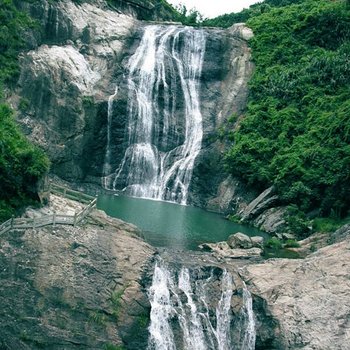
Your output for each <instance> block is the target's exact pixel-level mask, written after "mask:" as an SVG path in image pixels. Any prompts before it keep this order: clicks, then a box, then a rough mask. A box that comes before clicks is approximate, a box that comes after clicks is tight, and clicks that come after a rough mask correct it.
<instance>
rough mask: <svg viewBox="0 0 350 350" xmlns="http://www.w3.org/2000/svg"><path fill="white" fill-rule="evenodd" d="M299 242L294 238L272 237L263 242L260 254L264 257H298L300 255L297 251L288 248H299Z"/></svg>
mask: <svg viewBox="0 0 350 350" xmlns="http://www.w3.org/2000/svg"><path fill="white" fill-rule="evenodd" d="M299 247H300V244H299V243H298V241H296V240H294V239H287V240H286V241H283V240H280V239H278V238H277V237H272V238H270V239H268V240H267V241H266V242H265V243H264V249H263V253H262V256H264V257H265V258H288V259H299V258H300V257H301V256H300V254H299V253H298V252H295V251H293V250H290V249H288V248H299Z"/></svg>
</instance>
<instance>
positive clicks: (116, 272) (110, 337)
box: [0, 197, 154, 350]
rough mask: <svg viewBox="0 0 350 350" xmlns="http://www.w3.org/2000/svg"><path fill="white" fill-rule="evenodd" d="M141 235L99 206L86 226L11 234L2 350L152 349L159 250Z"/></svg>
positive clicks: (2, 290) (2, 245)
mask: <svg viewBox="0 0 350 350" xmlns="http://www.w3.org/2000/svg"><path fill="white" fill-rule="evenodd" d="M51 200H53V203H52V204H53V205H55V202H57V201H60V206H61V210H62V208H63V209H67V207H68V206H69V205H70V203H74V202H71V201H67V200H64V201H62V199H59V198H58V197H56V199H55V198H51ZM45 210H47V208H45ZM60 212H62V211H60ZM36 215H37V214H36ZM137 234H138V230H137V228H135V227H134V226H132V225H128V224H125V223H122V222H121V221H119V220H115V219H111V218H108V217H106V215H104V213H102V212H99V211H95V212H94V213H93V214H92V215H91V216H90V217H89V218H88V219H87V221H85V222H84V224H83V226H80V227H71V226H56V227H52V226H47V227H44V228H40V229H33V230H32V229H29V230H26V231H22V232H19V231H17V232H9V233H7V234H5V235H3V236H2V237H1V241H0V266H1V269H0V271H1V272H0V278H1V286H0V301H1V304H2V305H3V306H4V307H3V308H1V311H0V314H1V317H0V347H1V349H78V348H79V349H81V348H82V349H104V348H106V347H107V346H108V345H109V346H111V345H115V346H117V345H121V344H123V346H126V348H127V349H135V350H136V349H145V348H146V346H147V338H148V332H147V324H148V322H149V310H150V304H149V302H148V299H147V291H146V286H145V285H144V283H147V281H148V280H149V277H148V272H149V271H148V270H151V268H152V266H153V254H154V249H153V248H152V247H150V246H149V245H148V244H146V243H145V242H143V241H142V240H140V238H138V237H137ZM5 305H6V306H5ZM136 335H137V336H136Z"/></svg>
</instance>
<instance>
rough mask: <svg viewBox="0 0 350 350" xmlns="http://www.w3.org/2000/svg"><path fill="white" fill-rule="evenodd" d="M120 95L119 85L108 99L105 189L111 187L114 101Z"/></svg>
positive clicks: (104, 169)
mask: <svg viewBox="0 0 350 350" xmlns="http://www.w3.org/2000/svg"><path fill="white" fill-rule="evenodd" d="M117 94H118V85H117V86H116V88H115V91H114V94H113V95H111V96H109V98H108V108H107V146H106V154H105V160H104V164H103V175H104V176H103V178H102V186H103V187H104V188H108V187H109V176H108V175H109V174H110V172H111V126H112V113H113V101H114V98H115V97H116V96H117Z"/></svg>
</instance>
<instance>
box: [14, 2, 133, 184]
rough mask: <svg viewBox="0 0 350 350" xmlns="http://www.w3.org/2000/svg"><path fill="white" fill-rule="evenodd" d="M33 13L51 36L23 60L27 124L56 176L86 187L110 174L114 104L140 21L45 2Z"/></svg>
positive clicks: (22, 94) (93, 6) (92, 8)
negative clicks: (107, 152)
mask: <svg viewBox="0 0 350 350" xmlns="http://www.w3.org/2000/svg"><path fill="white" fill-rule="evenodd" d="M28 11H30V12H31V13H32V15H33V16H34V17H35V16H37V17H39V18H40V21H41V24H42V27H43V28H45V29H44V30H43V32H44V33H47V34H46V36H44V37H41V38H36V40H37V41H36V45H40V44H42V45H41V46H39V47H38V48H34V50H32V51H29V52H28V53H27V54H24V55H23V56H22V57H21V66H22V71H21V76H20V79H19V87H20V90H19V95H20V97H19V99H18V100H17V103H18V106H19V107H18V108H19V109H20V110H21V114H20V116H19V122H20V123H21V124H22V126H23V129H24V131H25V133H26V134H27V135H28V136H29V137H30V138H31V139H32V140H33V141H34V142H35V143H37V144H39V145H40V146H42V147H43V148H44V149H45V150H46V152H47V153H48V155H49V157H50V159H51V162H52V168H51V171H52V172H53V173H55V174H57V175H60V176H61V177H63V178H65V179H67V180H76V181H79V180H80V181H81V180H82V179H84V178H85V177H86V174H87V173H88V172H90V173H91V172H92V173H93V172H94V169H95V168H96V167H102V165H101V164H100V162H98V161H96V159H101V158H102V159H103V156H101V154H102V153H103V151H104V150H103V147H104V145H105V138H106V135H105V132H104V133H102V134H99V132H101V129H103V130H105V129H104V128H103V125H104V124H105V123H106V117H107V116H106V101H107V100H108V96H109V95H111V94H112V91H114V89H115V80H114V79H115V78H113V77H114V72H115V68H116V67H118V64H119V63H120V62H121V60H122V58H123V56H124V55H125V54H127V52H128V49H129V46H130V44H129V42H128V40H129V39H130V37H131V36H132V35H133V33H134V32H135V27H136V20H135V19H134V18H132V17H129V16H126V15H123V14H120V13H118V12H116V11H112V10H110V9H108V8H106V7H104V6H102V5H101V4H100V5H99V3H96V4H95V3H92V4H89V3H82V4H80V5H78V4H75V3H73V2H72V1H60V2H57V3H55V4H48V3H47V2H45V1H42V2H38V3H34V4H32V5H31V7H30V8H29V9H28ZM33 42H35V40H34V39H33ZM43 43H48V44H49V45H45V44H43ZM23 106H25V108H24V107H23ZM97 145H100V146H97ZM101 148H102V149H101ZM99 150H100V151H99ZM96 163H97V164H96Z"/></svg>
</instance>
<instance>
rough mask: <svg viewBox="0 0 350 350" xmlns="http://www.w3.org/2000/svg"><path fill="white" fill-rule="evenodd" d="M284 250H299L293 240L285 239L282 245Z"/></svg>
mask: <svg viewBox="0 0 350 350" xmlns="http://www.w3.org/2000/svg"><path fill="white" fill-rule="evenodd" d="M284 247H285V248H299V247H300V244H299V243H298V241H297V240H295V239H287V240H286V242H285V243H284Z"/></svg>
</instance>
